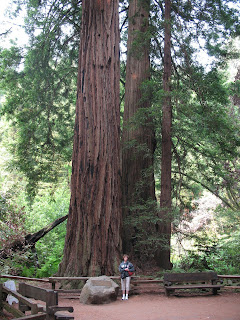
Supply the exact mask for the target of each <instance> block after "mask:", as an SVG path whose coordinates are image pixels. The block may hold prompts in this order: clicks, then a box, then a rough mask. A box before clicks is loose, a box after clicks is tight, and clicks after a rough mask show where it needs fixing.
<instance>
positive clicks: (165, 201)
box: [157, 0, 172, 269]
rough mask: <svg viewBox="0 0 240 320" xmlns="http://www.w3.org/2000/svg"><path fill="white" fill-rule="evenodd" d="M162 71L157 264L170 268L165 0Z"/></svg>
mask: <svg viewBox="0 0 240 320" xmlns="http://www.w3.org/2000/svg"><path fill="white" fill-rule="evenodd" d="M164 33H165V38H164V72H163V89H164V99H163V107H162V161H161V195H160V219H161V220H162V221H161V223H160V228H159V231H160V236H161V238H162V248H161V250H159V252H158V257H157V262H158V265H159V266H160V267H162V268H164V269H170V268H171V263H170V239H171V207H172V196H171V170H172V169H171V163H172V148H171V144H172V142H171V128H172V103H171V1H170V0H165V19H164Z"/></svg>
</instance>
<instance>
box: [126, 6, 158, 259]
mask: <svg viewBox="0 0 240 320" xmlns="http://www.w3.org/2000/svg"><path fill="white" fill-rule="evenodd" d="M149 10H150V0H131V1H130V2H129V11H128V18H129V26H128V42H127V52H128V56H127V65H126V84H125V106H124V117H123V138H122V142H123V151H122V188H123V219H124V221H125V223H126V224H125V225H124V228H123V249H124V251H125V252H128V253H131V254H132V255H134V256H135V258H136V259H137V258H138V257H137V256H138V254H139V255H140V256H141V255H142V252H138V253H137V251H138V249H137V246H136V243H138V240H139V237H140V238H141V236H140V234H138V232H139V230H138V227H137V226H134V225H133V220H132V219H134V217H135V216H136V214H139V206H141V205H142V206H144V205H145V204H146V201H147V200H149V199H150V200H152V201H156V198H155V183H154V170H153V153H154V150H155V136H154V130H153V125H152V121H151V118H150V117H149V107H150V104H151V101H150V97H149V95H146V91H145V92H144V90H143V89H142V85H143V82H144V81H147V80H149V78H150V59H149V50H150V39H149V38H148V37H149V35H147V34H146V32H147V31H148V29H149ZM139 111H140V112H139ZM139 118H140V121H139ZM134 206H138V209H133V207H134ZM140 211H141V210H140ZM149 211H150V210H149ZM137 212H138V213H137ZM129 218H130V220H131V222H130V223H129ZM126 221H127V222H126ZM142 240H143V239H142Z"/></svg>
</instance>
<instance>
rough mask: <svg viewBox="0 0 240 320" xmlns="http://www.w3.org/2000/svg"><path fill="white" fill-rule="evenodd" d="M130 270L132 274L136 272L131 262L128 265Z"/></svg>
mask: <svg viewBox="0 0 240 320" xmlns="http://www.w3.org/2000/svg"><path fill="white" fill-rule="evenodd" d="M128 270H129V271H130V272H134V271H135V270H134V266H133V264H132V263H131V262H130V263H129V265H128Z"/></svg>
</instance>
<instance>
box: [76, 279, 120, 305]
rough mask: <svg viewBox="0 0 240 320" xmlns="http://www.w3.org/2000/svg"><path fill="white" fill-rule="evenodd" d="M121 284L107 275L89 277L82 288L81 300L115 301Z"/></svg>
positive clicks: (93, 302)
mask: <svg viewBox="0 0 240 320" xmlns="http://www.w3.org/2000/svg"><path fill="white" fill-rule="evenodd" d="M118 291H119V286H118V285H117V284H116V283H115V282H114V281H113V280H112V279H110V278H108V277H107V276H101V277H92V278H89V279H88V281H87V282H86V284H85V286H84V287H83V289H82V292H81V295H80V302H81V303H84V304H103V303H110V302H112V301H115V300H116V299H117V296H118Z"/></svg>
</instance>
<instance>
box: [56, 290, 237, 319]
mask: <svg viewBox="0 0 240 320" xmlns="http://www.w3.org/2000/svg"><path fill="white" fill-rule="evenodd" d="M59 304H60V305H69V306H72V307H73V308H74V313H73V315H74V317H75V318H74V319H75V320H122V319H127V320H200V319H201V320H207V319H210V320H240V293H234V292H221V293H219V294H218V295H216V296H214V295H212V294H209V293H208V294H204V295H202V294H201V295H195V294H182V295H174V296H170V297H166V296H165V295H164V293H161V294H139V295H133V296H130V298H129V300H127V301H122V300H121V296H119V297H118V299H117V301H115V302H112V303H110V304H104V305H84V304H81V303H80V302H79V300H78V299H62V298H60V300H59Z"/></svg>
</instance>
